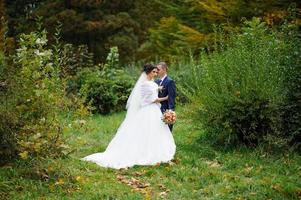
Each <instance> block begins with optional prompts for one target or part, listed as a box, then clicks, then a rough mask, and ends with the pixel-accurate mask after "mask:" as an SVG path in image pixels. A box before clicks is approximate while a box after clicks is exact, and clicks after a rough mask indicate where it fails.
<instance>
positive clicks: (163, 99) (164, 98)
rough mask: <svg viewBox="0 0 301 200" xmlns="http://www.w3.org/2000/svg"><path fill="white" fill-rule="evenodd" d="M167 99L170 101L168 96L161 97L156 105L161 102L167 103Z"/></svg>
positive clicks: (156, 101)
mask: <svg viewBox="0 0 301 200" xmlns="http://www.w3.org/2000/svg"><path fill="white" fill-rule="evenodd" d="M167 99H168V96H166V97H161V98H158V99H156V100H155V102H154V103H160V102H161V101H166V100H167Z"/></svg>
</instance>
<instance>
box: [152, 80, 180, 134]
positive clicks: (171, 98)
mask: <svg viewBox="0 0 301 200" xmlns="http://www.w3.org/2000/svg"><path fill="white" fill-rule="evenodd" d="M155 82H156V83H157V84H158V85H159V86H163V90H162V91H159V94H158V96H159V98H161V97H166V96H168V100H166V101H162V102H161V111H162V113H163V112H165V111H166V110H175V99H176V84H175V82H174V80H172V79H171V78H170V77H168V76H166V77H165V78H164V79H163V81H162V83H161V79H158V80H156V81H155ZM172 127H173V126H172V125H169V129H170V131H172Z"/></svg>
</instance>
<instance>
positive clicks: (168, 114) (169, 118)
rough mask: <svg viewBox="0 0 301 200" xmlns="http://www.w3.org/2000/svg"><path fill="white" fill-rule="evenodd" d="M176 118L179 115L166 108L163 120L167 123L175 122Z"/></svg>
mask: <svg viewBox="0 0 301 200" xmlns="http://www.w3.org/2000/svg"><path fill="white" fill-rule="evenodd" d="M176 119H177V115H176V112H175V111H173V110H166V111H165V112H164V113H163V117H162V121H163V122H165V124H174V123H175V122H176Z"/></svg>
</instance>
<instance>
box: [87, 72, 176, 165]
mask: <svg viewBox="0 0 301 200" xmlns="http://www.w3.org/2000/svg"><path fill="white" fill-rule="evenodd" d="M141 77H142V78H141ZM141 77H140V79H139V81H138V82H137V83H136V86H135V88H134V89H133V91H132V94H131V96H130V98H129V100H128V103H129V104H130V105H128V106H129V108H128V111H127V115H126V117H125V119H124V121H123V123H122V124H121V126H120V127H119V129H118V131H117V133H116V135H115V136H114V138H113V139H112V140H111V142H110V143H109V145H108V147H107V149H106V150H105V152H103V153H95V154H92V155H89V156H86V157H84V158H82V160H86V161H92V162H95V163H96V164H98V165H100V166H103V167H109V168H115V169H120V168H126V167H132V166H134V165H155V164H157V163H160V162H168V161H170V160H171V159H173V157H174V154H175V150H176V145H175V142H174V139H173V136H172V134H171V132H170V130H169V128H168V126H167V125H166V124H164V123H163V122H162V120H161V117H162V113H161V111H160V104H157V103H153V102H154V101H155V100H156V99H157V98H158V85H157V84H156V83H155V82H153V81H148V80H146V78H145V74H142V76H141ZM135 93H136V94H135ZM137 98H138V99H137Z"/></svg>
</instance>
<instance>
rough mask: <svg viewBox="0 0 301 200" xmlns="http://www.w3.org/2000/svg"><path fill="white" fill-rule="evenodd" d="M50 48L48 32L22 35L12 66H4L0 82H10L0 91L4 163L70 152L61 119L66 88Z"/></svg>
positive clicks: (56, 155)
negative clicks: (48, 46) (16, 159)
mask: <svg viewBox="0 0 301 200" xmlns="http://www.w3.org/2000/svg"><path fill="white" fill-rule="evenodd" d="M46 45H47V38H46V31H41V32H40V31H39V32H31V33H30V34H22V35H21V37H20V42H19V46H20V48H19V49H17V51H16V55H14V56H13V60H11V61H10V65H8V64H6V65H4V66H3V64H1V65H2V66H1V68H2V69H3V70H2V71H3V74H1V78H0V79H1V82H5V83H6V85H5V90H3V89H2V90H1V91H0V98H1V103H0V108H1V114H0V133H1V143H0V144H1V147H0V148H1V150H0V153H1V161H5V162H6V161H8V160H11V159H12V158H15V157H16V156H17V155H19V157H20V158H22V159H28V158H29V157H32V158H38V159H39V158H44V157H58V156H63V155H66V154H67V152H68V147H67V146H66V145H65V143H64V139H63V137H62V132H63V128H64V124H63V123H62V122H60V120H59V115H60V113H61V112H63V111H64V108H65V102H64V96H65V95H64V88H63V84H62V80H61V79H60V78H59V66H58V65H54V64H53V62H52V60H54V59H53V52H52V50H51V49H47V48H46ZM1 63H2V62H1ZM2 158H3V159H2Z"/></svg>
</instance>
